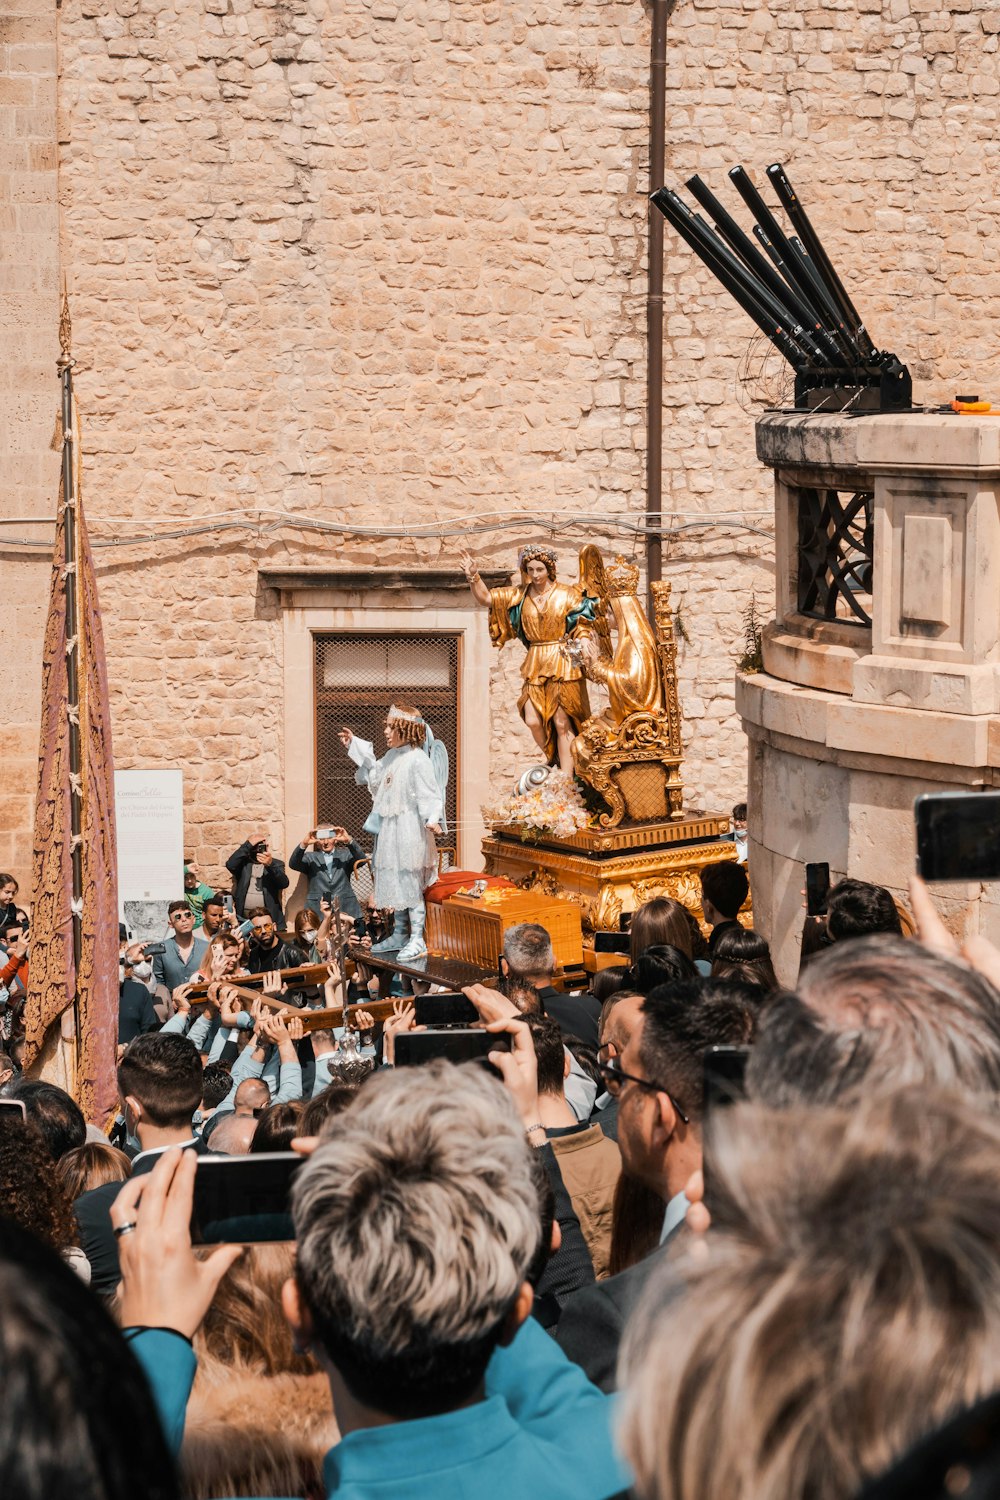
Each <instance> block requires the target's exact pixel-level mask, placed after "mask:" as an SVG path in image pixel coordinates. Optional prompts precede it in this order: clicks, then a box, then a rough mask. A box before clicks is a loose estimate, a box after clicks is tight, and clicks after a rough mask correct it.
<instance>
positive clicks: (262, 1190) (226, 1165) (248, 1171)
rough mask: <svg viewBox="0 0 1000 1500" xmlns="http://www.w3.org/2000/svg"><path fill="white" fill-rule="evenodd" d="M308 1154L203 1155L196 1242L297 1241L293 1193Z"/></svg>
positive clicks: (194, 1230)
mask: <svg viewBox="0 0 1000 1500" xmlns="http://www.w3.org/2000/svg"><path fill="white" fill-rule="evenodd" d="M304 1159H305V1158H304V1157H301V1156H297V1155H296V1154H295V1152H294V1151H267V1152H262V1153H261V1154H260V1155H259V1156H199V1158H198V1171H197V1173H196V1174H195V1179H194V1205H193V1207H192V1210H191V1238H192V1240H193V1241H194V1242H195V1244H199V1243H200V1244H203V1245H215V1244H219V1243H227V1244H229V1243H235V1244H244V1245H252V1244H260V1243H262V1242H263V1241H265V1240H293V1239H294V1238H295V1230H294V1228H293V1227H292V1216H291V1210H290V1207H289V1194H290V1192H291V1186H292V1183H293V1182H294V1180H295V1175H296V1173H297V1172H298V1171H299V1169H300V1168H301V1166H302V1163H303V1161H304Z"/></svg>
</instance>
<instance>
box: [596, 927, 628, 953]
mask: <svg viewBox="0 0 1000 1500" xmlns="http://www.w3.org/2000/svg"><path fill="white" fill-rule="evenodd" d="M631 951H632V939H631V938H630V937H629V935H628V933H627V932H610V931H604V930H602V929H600V928H598V929H597V930H596V931H595V933H594V952H595V953H621V954H628V953H631Z"/></svg>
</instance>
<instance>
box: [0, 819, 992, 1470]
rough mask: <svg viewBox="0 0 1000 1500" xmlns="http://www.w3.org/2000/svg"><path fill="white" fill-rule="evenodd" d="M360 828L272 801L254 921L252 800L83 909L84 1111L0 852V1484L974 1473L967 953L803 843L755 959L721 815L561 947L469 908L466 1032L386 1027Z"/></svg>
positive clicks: (979, 1358) (980, 1177)
mask: <svg viewBox="0 0 1000 1500" xmlns="http://www.w3.org/2000/svg"><path fill="white" fill-rule="evenodd" d="M430 795H431V794H430V792H428V796H430ZM429 811H431V812H433V811H434V808H433V807H429ZM737 811H741V809H737ZM742 812H743V815H744V817H745V809H742ZM322 832H323V833H324V835H325V834H326V832H327V831H326V830H322ZM362 858H363V854H362V852H361V850H360V848H359V846H358V845H357V844H355V843H354V842H353V841H352V840H351V839H350V837H349V835H348V834H347V833H346V832H345V831H344V830H343V829H334V830H332V831H330V833H329V837H326V836H324V837H322V838H318V837H317V833H316V830H313V831H311V832H310V834H309V836H308V837H307V838H305V839H304V840H303V841H302V843H301V844H300V845H298V846H297V848H296V849H295V850H294V851H293V852H292V854H291V856H290V858H289V861H288V864H289V866H290V867H291V868H292V869H293V870H295V871H297V872H299V873H300V874H301V875H302V876H303V877H304V881H305V883H306V893H305V901H306V904H305V906H304V907H303V908H302V909H301V910H300V911H298V912H297V913H296V915H295V917H294V921H291V922H289V919H288V918H287V917H286V912H285V900H286V892H287V891H288V886H289V877H288V874H287V873H286V869H285V864H284V862H283V861H282V860H281V859H280V857H279V856H278V855H277V854H276V853H275V852H274V851H273V850H272V849H271V847H270V843H269V841H268V840H267V838H266V837H265V836H264V835H262V834H261V835H251V836H250V837H249V838H248V839H247V840H246V841H245V842H244V843H243V844H242V845H241V846H240V848H239V849H237V850H236V851H235V852H234V854H233V855H232V856H231V858H230V859H229V860H228V861H227V871H228V874H229V876H230V877H231V883H229V884H228V885H227V886H226V887H221V886H215V885H209V884H207V883H205V882H203V881H202V879H201V875H200V872H199V870H198V869H197V867H195V866H194V865H193V864H189V865H188V866H187V867H186V869H185V872H184V893H183V896H179V897H178V899H177V900H176V901H173V902H171V903H169V909H168V910H167V912H166V914H165V916H166V927H167V931H166V933H165V935H164V937H163V940H162V942H155V941H154V942H152V943H145V942H133V941H132V940H131V937H130V935H129V934H128V933H125V932H123V934H122V939H121V946H122V953H121V974H120V990H121V996H120V1032H119V1060H118V1087H119V1095H120V1112H119V1116H118V1119H117V1121H116V1125H115V1129H114V1130H113V1131H112V1134H111V1138H110V1139H109V1138H108V1136H107V1135H105V1134H104V1133H103V1132H101V1131H99V1130H97V1129H96V1128H95V1126H94V1124H93V1123H92V1122H88V1121H86V1120H85V1119H84V1118H83V1116H82V1114H81V1112H80V1110H79V1108H78V1107H77V1105H76V1104H75V1103H74V1101H73V1100H72V1099H71V1098H70V1097H69V1096H68V1095H67V1094H65V1093H64V1092H63V1091H62V1090H60V1089H59V1088H57V1087H55V1086H54V1085H53V1084H50V1083H46V1082H41V1081H37V1080H29V1079H27V1078H26V1077H24V1076H23V1075H22V1073H21V1070H20V1059H19V1056H18V1047H17V1033H18V1015H19V1008H20V996H21V993H22V992H23V989H24V987H25V985H26V982H27V966H28V964H29V963H30V952H29V943H30V907H25V906H19V905H18V904H17V897H18V887H17V883H16V881H15V880H14V879H13V878H12V877H10V876H8V875H0V917H2V918H3V919H4V920H3V928H2V933H0V937H2V940H3V948H4V953H3V954H0V965H2V967H0V983H2V984H3V987H4V989H3V995H2V1013H3V1015H4V1017H5V1018H6V1019H5V1022H4V1024H5V1025H6V1026H7V1031H6V1033H5V1036H6V1042H5V1048H4V1050H3V1052H2V1053H0V1100H2V1108H0V1283H5V1286H4V1290H5V1292H6V1296H5V1299H4V1307H5V1312H4V1315H3V1317H2V1318H0V1330H2V1331H0V1368H2V1370H3V1373H4V1391H5V1397H6V1417H7V1421H6V1423H5V1424H4V1432H5V1436H3V1437H2V1438H0V1474H2V1475H3V1476H4V1480H5V1492H6V1493H8V1494H10V1495H11V1496H18V1497H20V1496H22V1495H23V1496H32V1497H33V1496H35V1495H38V1496H41V1495H43V1494H45V1495H46V1496H51V1495H60V1494H62V1493H64V1492H65V1493H66V1494H67V1495H68V1494H69V1493H72V1494H73V1495H75V1496H78V1495H86V1496H88V1497H90V1496H93V1497H95V1500H105V1497H108V1500H112V1497H117V1496H119V1495H121V1496H124V1495H125V1494H126V1493H128V1494H129V1495H133V1494H135V1493H136V1492H141V1493H143V1494H148V1495H150V1496H160V1495H162V1496H164V1497H168V1496H169V1497H174V1496H178V1495H181V1494H183V1495H186V1496H190V1497H197V1500H203V1497H204V1500H208V1497H210V1496H225V1495H234V1496H235V1495H260V1496H268V1495H270V1496H277V1495H282V1496H289V1497H291V1496H304V1497H315V1496H321V1495H329V1496H338V1497H344V1500H346V1497H352V1500H354V1497H361V1496H369V1495H371V1496H374V1495H376V1494H378V1495H396V1494H398V1495H400V1496H402V1495H406V1496H417V1497H419V1496H422V1495H428V1496H430V1495H434V1496H435V1497H444V1500H448V1497H452V1496H454V1497H456V1500H457V1497H460V1496H461V1497H465V1496H469V1495H492V1494H494V1493H500V1492H501V1491H503V1492H505V1493H509V1494H510V1495H512V1496H520V1495H524V1496H528V1495H531V1496H534V1495H536V1494H545V1495H546V1496H555V1497H559V1496H566V1497H584V1500H585V1497H594V1500H601V1497H611V1496H618V1495H625V1494H628V1493H634V1494H636V1495H638V1496H642V1497H649V1500H762V1497H767V1500H770V1497H774V1500H779V1497H780V1500H850V1497H853V1496H858V1497H861V1496H862V1494H864V1495H865V1496H866V1497H867V1496H873V1497H875V1496H878V1495H880V1494H881V1495H885V1496H890V1495H897V1494H898V1495H902V1494H904V1493H905V1494H907V1495H913V1494H919V1495H924V1494H927V1495H939V1494H940V1495H941V1496H944V1495H946V1494H960V1493H962V1494H964V1493H968V1494H969V1495H974V1494H980V1493H981V1494H984V1495H985V1494H987V1493H992V1490H991V1489H989V1488H982V1489H976V1488H974V1486H975V1485H977V1484H979V1483H980V1478H981V1477H982V1476H984V1475H985V1476H987V1477H986V1478H984V1479H983V1480H982V1482H983V1483H984V1484H987V1483H988V1480H989V1476H991V1475H992V1473H993V1472H994V1470H995V1469H996V1466H997V1462H998V1460H997V1452H996V1450H997V1445H996V1444H995V1443H994V1442H993V1441H992V1440H991V1439H989V1438H987V1439H983V1437H982V1433H983V1430H984V1429H983V1422H984V1421H986V1425H987V1431H988V1430H989V1426H990V1421H991V1413H992V1412H993V1410H994V1409H995V1403H994V1404H993V1405H991V1404H990V1398H991V1397H993V1396H994V1395H995V1393H996V1391H997V1389H998V1387H1000V1363H998V1361H1000V1355H998V1353H997V1351H998V1350H1000V1341H997V1340H996V1339H995V1335H996V1333H997V1331H998V1330H997V1328H995V1326H994V1325H995V1324H996V1323H998V1322H1000V1257H998V1255H997V1250H996V1246H997V1244H998V1243H1000V1165H998V1162H1000V1151H998V1146H1000V1134H998V1132H1000V1124H998V1111H997V1100H998V1097H1000V953H998V952H997V951H995V950H994V949H992V948H991V947H990V946H989V944H987V943H985V941H984V940H981V939H980V940H973V941H972V942H970V944H969V945H968V946H967V948H966V950H965V951H963V952H960V951H959V949H958V945H957V944H956V942H955V940H954V939H953V938H952V937H951V935H950V934H949V932H948V931H947V929H946V928H945V927H944V925H943V923H942V922H941V921H940V919H939V917H938V916H937V914H936V912H935V909H934V907H933V905H932V903H931V901H930V898H929V897H928V895H927V892H926V889H925V888H924V887H922V886H921V885H920V883H919V882H915V883H914V887H913V894H912V911H911V912H901V911H900V910H899V909H898V908H897V905H896V903H895V902H894V901H893V899H892V897H891V896H890V894H889V892H887V891H884V890H882V889H880V888H878V887H875V886H872V885H870V884H866V883H865V882H862V881H858V880H843V881H841V882H840V883H839V884H837V885H835V886H834V887H833V889H832V890H831V891H830V893H829V898H828V905H827V912H826V914H825V916H824V917H823V918H822V919H816V920H812V919H811V920H809V921H808V922H807V923H806V927H805V931H804V938H803V959H802V966H801V968H800V972H799V975H798V979H797V981H796V984H795V987H794V989H792V990H789V989H782V988H781V987H780V986H779V983H778V980H777V977H776V975H775V971H774V967H773V965H772V962H771V956H770V951H769V948H768V944H767V942H766V941H765V940H764V939H763V938H762V937H761V936H760V935H758V934H757V933H756V932H754V931H753V930H752V929H750V928H749V927H748V926H746V925H744V922H741V920H740V913H741V911H743V909H744V908H745V905H746V902H747V896H748V890H749V881H748V875H747V866H746V864H745V863H744V862H743V861H741V860H739V859H737V860H733V859H725V860H721V861H719V862H717V863H709V864H706V866H705V868H704V870H703V873H702V877H701V902H700V909H699V910H698V911H696V912H695V911H692V910H690V909H689V908H688V907H686V906H684V905H682V904H681V903H680V902H678V901H676V900H673V899H671V898H670V897H667V896H660V897H656V898H654V899H653V900H651V901H648V902H647V903H646V904H645V905H643V906H642V907H640V908H639V909H638V910H637V911H636V912H635V913H634V915H633V917H632V920H631V925H630V930H629V945H630V951H629V953H628V954H627V955H622V961H621V962H620V963H618V964H615V965H612V966H611V967H608V968H604V969H601V970H599V971H598V972H596V973H594V974H592V975H591V976H590V982H589V984H588V986H587V987H586V988H584V987H582V986H580V985H578V986H575V987H574V986H572V985H570V986H567V985H566V984H565V983H564V982H563V976H562V975H561V973H560V970H559V966H558V965H557V963H556V959H555V956H554V953H553V947H552V942H551V940H550V936H549V934H548V932H547V931H546V929H545V928H544V926H542V925H540V924H538V923H532V922H526V923H522V924H521V925H519V926H516V927H512V928H510V929H508V930H507V932H506V933H505V935H504V944H503V955H502V959H501V963H500V976H499V978H498V979H497V980H496V981H494V982H490V983H489V984H479V985H472V986H469V987H468V988H467V989H466V990H465V991H464V998H465V1001H466V1002H469V1003H470V1004H471V1007H473V1008H474V1012H475V1014H476V1015H477V1017H478V1022H477V1025H478V1026H480V1027H482V1028H484V1029H485V1030H486V1031H487V1032H488V1033H489V1034H490V1037H491V1040H490V1041H489V1042H488V1043H487V1044H486V1045H487V1046H488V1048H489V1053H488V1059H486V1062H485V1065H484V1063H468V1064H462V1065H456V1064H455V1063H452V1062H449V1061H446V1060H442V1059H441V1058H437V1059H435V1060H432V1061H429V1062H426V1063H424V1064H423V1065H422V1066H419V1067H415V1066H410V1065H407V1064H406V1063H405V1060H404V1051H405V1050H406V1049H404V1047H403V1043H402V1042H401V1041H400V1038H402V1037H408V1036H410V1035H414V1036H416V1035H417V1034H418V1033H419V1032H420V1030H422V1029H423V1028H424V1027H426V1025H427V1024H428V1018H430V1020H431V1024H433V1015H434V998H435V996H434V991H435V987H434V986H429V985H427V984H421V983H419V982H417V981H414V980H413V979H412V978H411V979H410V980H403V979H401V978H397V981H396V983H395V985H394V990H395V993H394V994H393V995H392V997H391V1003H390V999H387V998H386V997H384V996H383V997H381V998H380V997H379V989H378V976H377V975H375V973H374V969H375V967H377V966H376V965H374V963H372V964H371V965H370V966H369V968H366V967H365V964H364V958H365V956H366V953H367V949H368V948H369V947H370V945H371V939H370V937H367V938H366V937H364V936H363V935H362V933H363V928H364V921H365V915H366V913H365V912H364V911H363V910H362V907H361V905H360V904H359V903H358V901H357V899H356V893H355V890H354V888H353V887H352V885H351V878H350V876H351V871H352V869H353V867H354V865H355V864H356V863H357V861H358V860H360V859H362ZM390 925H391V924H390ZM412 930H413V929H412V917H411V928H410V934H409V935H410V937H412ZM400 936H402V937H403V938H405V939H407V940H409V939H408V938H407V934H405V933H404V934H401V935H400ZM348 941H349V942H350V943H351V944H352V946H353V951H354V953H355V955H356V959H357V962H356V964H354V965H353V966H352V968H351V972H348V968H347V967H346V966H345V964H344V951H345V946H344V945H345V943H346V942H348ZM397 947H398V945H397ZM388 951H389V952H390V953H391V952H392V949H391V948H390V949H389V950H388ZM404 951H405V950H404ZM310 964H311V965H313V966H314V968H313V969H312V970H310V971H309V972H308V974H307V975H305V976H290V975H289V974H288V972H287V971H288V970H294V969H299V968H302V967H304V966H306V965H310ZM297 979H304V980H306V981H308V982H305V983H297V982H296V981H297ZM241 981H242V982H241ZM384 981H385V973H384V968H383V972H382V983H383V987H384ZM290 986H293V987H290ZM345 1007H346V1009H345ZM317 1011H322V1012H324V1014H322V1015H317V1014H316V1013H317ZM376 1012H377V1013H378V1014H377V1015H376V1014H375V1013H376ZM723 1064H725V1068H724V1069H723V1072H724V1076H725V1078H727V1079H728V1080H729V1081H728V1084H727V1086H726V1087H725V1088H720V1086H719V1078H718V1074H717V1071H716V1070H717V1068H719V1067H722V1066H723ZM275 1153H278V1155H277V1156H276V1155H275ZM288 1153H292V1155H293V1157H294V1161H295V1163H297V1171H296V1173H295V1175H294V1179H293V1181H292V1186H291V1197H290V1202H289V1203H288V1204H287V1205H283V1206H282V1209H281V1212H280V1214H278V1215H277V1218H276V1219H275V1220H274V1223H277V1224H278V1226H279V1227H278V1229H277V1230H275V1229H274V1223H272V1222H271V1220H272V1217H273V1216H270V1215H269V1213H268V1214H262V1215H260V1216H258V1217H259V1218H260V1223H261V1224H263V1223H264V1222H265V1221H266V1222H267V1223H270V1224H271V1232H270V1233H269V1237H267V1238H265V1237H263V1236H262V1235H259V1234H258V1232H257V1229H256V1228H255V1229H253V1230H252V1232H249V1233H247V1234H246V1236H245V1237H246V1238H247V1240H248V1241H250V1242H249V1243H247V1244H245V1245H244V1246H243V1247H242V1248H240V1247H239V1246H238V1245H233V1244H221V1245H219V1244H214V1243H211V1241H213V1239H214V1238H217V1236H215V1237H213V1236H212V1235H207V1234H204V1233H202V1232H201V1231H196V1235H195V1238H196V1240H197V1239H199V1238H203V1239H205V1240H206V1243H195V1244H192V1229H191V1226H192V1222H195V1223H196V1224H197V1225H202V1222H203V1215H202V1217H199V1214H198V1211H197V1210H196V1209H195V1208H194V1207H193V1205H194V1203H195V1193H196V1189H197V1188H198V1187H199V1185H201V1184H202V1179H204V1178H205V1177H206V1174H208V1173H209V1172H210V1171H211V1167H212V1164H213V1163H217V1162H221V1161H223V1160H227V1159H228V1160H229V1161H230V1162H234V1163H235V1162H237V1161H242V1162H243V1163H245V1167H244V1168H242V1169H241V1170H244V1171H250V1170H252V1168H253V1162H254V1159H255V1158H260V1162H259V1163H258V1165H259V1168H260V1170H261V1171H263V1170H264V1168H265V1166H268V1165H269V1164H273V1163H274V1162H276V1161H277V1162H285V1161H290V1160H291V1159H292V1158H291V1157H289V1156H288ZM199 1173H201V1177H200V1178H199ZM289 1177H290V1178H291V1172H290V1169H289ZM253 1180H254V1181H258V1180H259V1181H263V1180H264V1179H263V1178H260V1179H257V1178H254V1179H253ZM254 1222H255V1223H256V1222H257V1221H256V1219H255V1221H254ZM244 1227H246V1226H245V1225H244ZM40 1405H41V1407H42V1408H43V1409H44V1411H45V1412H46V1414H47V1420H44V1421H43V1420H42V1419H41V1418H40V1416H39V1410H38V1408H39V1406H40ZM984 1414H985V1416H984ZM977 1434H978V1437H977ZM914 1465H916V1468H915V1467H914ZM991 1466H992V1467H991ZM958 1471H961V1474H962V1475H964V1476H965V1479H966V1480H967V1483H966V1484H965V1488H955V1485H956V1483H957V1480H956V1479H955V1474H956V1472H958ZM914 1474H916V1475H917V1476H918V1478H917V1480H914V1478H913V1476H914ZM949 1475H950V1476H951V1478H950V1479H949V1478H948V1476H949ZM907 1476H910V1477H909V1479H908V1478H907ZM963 1483H965V1480H963ZM970 1486H973V1487H970Z"/></svg>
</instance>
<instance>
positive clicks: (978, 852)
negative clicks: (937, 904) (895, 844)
mask: <svg viewBox="0 0 1000 1500" xmlns="http://www.w3.org/2000/svg"><path fill="white" fill-rule="evenodd" d="M913 817H914V821H915V823H916V831H917V874H918V875H920V876H921V877H922V878H923V879H924V880H979V881H985V880H1000V792H933V793H928V794H927V795H925V796H923V797H918V798H917V800H916V801H915V802H914V804H913Z"/></svg>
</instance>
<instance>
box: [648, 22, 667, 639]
mask: <svg viewBox="0 0 1000 1500" xmlns="http://www.w3.org/2000/svg"><path fill="white" fill-rule="evenodd" d="M668 3H669V0H653V15H652V38H651V43H650V68H649V191H650V193H655V192H656V191H657V189H658V188H661V187H662V186H663V167H664V157H665V153H666V147H665V137H666V118H667V12H668ZM648 260H649V270H648V280H647V292H646V595H647V598H646V605H647V610H648V612H649V617H650V619H652V617H653V588H652V585H653V584H654V583H658V582H659V580H660V578H661V577H662V576H663V544H662V531H663V515H662V510H663V217H662V215H661V214H659V213H654V212H653V210H652V206H650V208H649V240H648Z"/></svg>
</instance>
